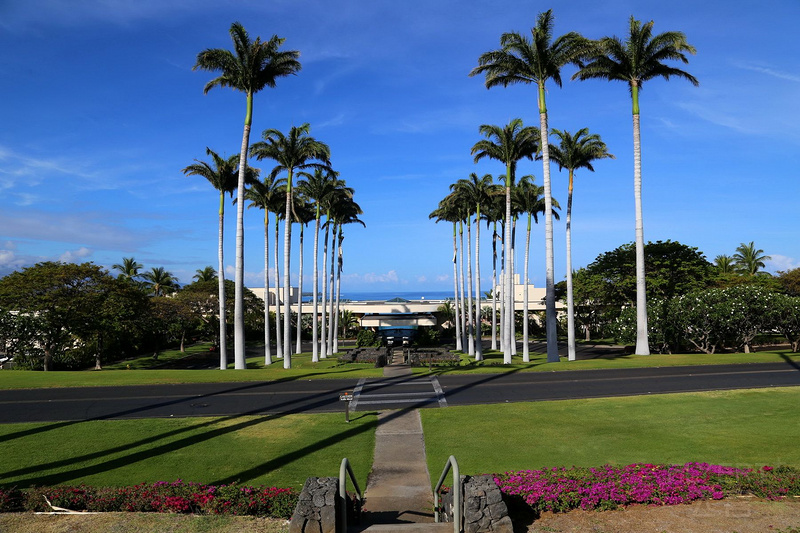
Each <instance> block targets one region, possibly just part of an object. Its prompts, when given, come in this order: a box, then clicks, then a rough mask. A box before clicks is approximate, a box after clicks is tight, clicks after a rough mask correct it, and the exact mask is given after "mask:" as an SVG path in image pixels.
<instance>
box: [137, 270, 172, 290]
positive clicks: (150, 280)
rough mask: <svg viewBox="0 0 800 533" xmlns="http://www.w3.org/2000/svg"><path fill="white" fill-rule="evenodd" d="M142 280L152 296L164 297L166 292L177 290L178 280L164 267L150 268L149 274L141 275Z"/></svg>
mask: <svg viewBox="0 0 800 533" xmlns="http://www.w3.org/2000/svg"><path fill="white" fill-rule="evenodd" d="M142 278H144V283H145V285H146V286H147V287H148V288H149V289H150V291H151V292H152V293H153V296H164V295H165V294H166V291H168V290H170V289H177V288H178V279H177V278H176V277H175V276H173V275H172V272H168V271H167V270H165V269H164V267H152V268H151V269H150V271H149V272H145V273H144V274H142Z"/></svg>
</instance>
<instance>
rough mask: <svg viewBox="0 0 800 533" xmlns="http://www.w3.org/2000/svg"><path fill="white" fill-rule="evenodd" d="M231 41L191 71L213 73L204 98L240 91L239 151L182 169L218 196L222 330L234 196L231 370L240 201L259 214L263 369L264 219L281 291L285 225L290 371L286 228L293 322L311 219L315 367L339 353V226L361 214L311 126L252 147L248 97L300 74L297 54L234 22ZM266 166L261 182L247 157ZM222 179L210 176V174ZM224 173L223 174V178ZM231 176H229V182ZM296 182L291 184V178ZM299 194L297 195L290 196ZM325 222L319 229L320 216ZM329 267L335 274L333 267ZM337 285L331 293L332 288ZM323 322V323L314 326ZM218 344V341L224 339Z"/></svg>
mask: <svg viewBox="0 0 800 533" xmlns="http://www.w3.org/2000/svg"><path fill="white" fill-rule="evenodd" d="M230 36H231V40H232V42H233V51H230V50H225V49H219V48H211V49H206V50H203V51H202V52H200V53H199V54H198V56H197V62H196V64H195V66H194V68H195V69H200V70H206V71H210V72H216V73H219V76H218V77H216V78H214V79H212V80H211V81H209V82H208V83H207V84H206V85H205V88H204V92H205V93H207V92H208V91H210V90H211V89H213V88H215V87H230V88H233V89H235V90H237V91H240V92H243V93H245V96H246V112H245V120H244V130H243V134H242V143H241V150H240V152H239V155H238V162H237V161H236V159H237V156H234V157H231V158H230V159H227V160H225V159H223V158H221V157H219V156H218V155H216V154H215V153H214V152H213V151H211V150H210V149H207V153H208V155H210V156H211V157H212V158H213V165H211V164H208V163H203V162H198V163H197V164H196V165H190V166H188V167H186V168H184V169H183V171H184V173H185V174H187V175H192V174H196V175H200V176H203V177H205V178H207V179H208V180H209V182H210V183H211V184H212V185H213V186H214V187H215V188H216V189H217V190H218V191H220V214H219V216H220V222H219V224H220V225H219V265H220V267H219V280H220V281H219V293H220V297H219V300H220V330H221V331H224V325H225V318H224V302H225V294H224V290H225V289H224V279H223V273H224V267H223V255H222V254H223V252H222V239H223V214H224V195H225V194H226V193H229V194H231V195H232V194H233V191H234V190H235V191H236V198H235V200H234V203H235V204H236V206H237V213H236V264H235V275H234V287H235V294H234V320H233V323H234V367H235V368H237V369H244V368H246V365H245V351H244V348H245V346H244V300H243V294H244V292H243V291H244V281H243V280H244V203H245V200H249V201H250V207H257V208H260V209H263V210H264V285H265V295H264V296H265V298H264V300H265V303H264V318H265V338H264V342H265V354H264V362H265V364H271V363H272V362H273V361H272V352H271V342H270V341H271V339H270V338H269V335H270V327H269V275H268V273H269V233H270V228H269V214H270V213H274V214H275V264H274V272H275V287H276V289H278V288H279V268H278V227H279V221H280V220H283V222H284V234H283V288H284V294H283V328H282V331H281V326H280V320H281V317H280V315H281V313H280V310H276V313H275V315H276V337H277V338H276V357H278V358H281V357H282V358H283V359H284V368H291V364H292V363H291V355H292V350H291V339H290V334H291V324H290V321H289V313H290V310H289V304H290V302H289V300H290V298H289V294H288V291H289V287H290V286H291V285H290V272H291V243H292V238H291V233H292V224H294V223H299V224H300V239H299V243H300V254H299V257H300V258H301V260H300V272H299V279H300V287H299V300H300V302H299V309H298V324H299V323H300V320H301V318H302V294H303V287H302V279H303V271H302V268H303V262H302V257H303V252H302V246H303V228H304V227H305V225H306V224H307V223H309V222H310V221H311V220H314V221H315V234H314V287H313V341H314V348H313V360H314V361H318V360H319V358H324V357H326V356H327V355H328V354H330V353H334V352H335V351H337V350H338V346H337V345H336V343H337V335H336V331H337V328H336V324H335V319H334V318H333V317H336V316H338V299H339V298H338V295H339V287H340V279H341V278H340V274H341V269H342V262H343V253H342V241H343V239H344V234H343V230H342V227H343V225H344V224H349V223H354V222H355V223H361V224H363V222H361V221H360V220H359V219H358V215H360V214H362V211H361V208H360V207H359V206H358V204H356V203H355V202H354V201H353V200H352V196H353V190H352V189H350V188H348V187H347V186H346V184H345V182H344V180H341V179H339V177H338V174H337V173H336V172H335V171H334V170H333V169H332V168H331V163H330V148H329V147H328V145H327V144H325V143H323V142H321V141H318V140H316V139H315V138H313V137H311V135H310V130H311V127H310V126H309V125H308V124H303V125H302V126H299V127H292V128H291V129H290V130H289V132H288V134H284V133H282V132H281V131H279V130H276V129H267V130H264V132H263V136H262V141H260V142H257V143H254V144H253V145H252V146H250V130H251V127H252V118H253V99H254V95H255V93H257V92H259V91H261V90H262V89H264V88H265V87H275V85H276V82H277V79H278V78H281V77H285V76H289V75H294V74H297V73H298V72H299V71H300V69H301V64H300V62H299V61H298V58H299V55H300V53H299V52H298V51H296V50H282V49H281V46H282V45H283V43H284V39H282V38H279V37H278V36H276V35H275V36H273V37H272V38H271V39H269V40H268V41H262V40H261V38H260V37H257V38H256V39H255V40H253V39H251V38H250V36H249V35H248V33H247V31H246V30H245V29H244V27H243V26H242V25H241V24H240V23H238V22H235V23H233V24H232V25H231V28H230ZM248 156H249V157H254V158H256V159H258V160H264V159H268V160H272V161H273V162H274V163H275V166H274V167H273V168H272V170H271V171H270V172H269V174H267V175H266V176H264V178H263V179H262V180H261V181H259V180H258V176H259V174H260V172H259V171H258V170H256V169H253V168H250V167H248V165H247V158H248ZM215 173H216V174H220V175H217V176H214V177H213V178H212V177H210V176H211V175H212V174H215ZM222 174H224V176H223V175H222ZM234 176H235V177H234ZM296 177H297V178H302V179H301V181H299V182H298V183H297V186H295V178H296ZM295 188H297V191H295ZM323 216H324V217H325V222H324V224H322V217H323ZM323 227H324V229H325V238H324V242H325V243H324V248H325V250H324V251H323V255H324V258H325V259H324V260H323V295H322V307H323V308H322V310H321V312H320V310H319V309H318V307H317V306H318V294H317V293H318V286H319V269H318V242H319V233H320V231H321V228H323ZM329 236H330V237H331V239H332V242H331V263H330V264H331V275H330V276H329V277H327V278H326V277H324V273H325V271H326V269H327V259H328V238H329ZM334 254H335V255H334ZM334 262H335V263H336V266H337V267H338V268H335V267H334ZM334 284H335V290H334ZM328 294H330V299H329V300H328V302H329V303H330V312H329V314H328V316H330V317H331V319H330V320H329V321H328V322H329V323H328V324H327V325H326V309H325V306H326V296H327V295H328ZM320 321H321V324H320V323H319V322H320ZM222 338H224V337H222ZM295 350H296V352H300V328H299V327H298V328H297V344H296V348H295ZM226 367H227V355H226V353H225V351H224V345H223V346H221V347H220V368H221V369H224V368H226Z"/></svg>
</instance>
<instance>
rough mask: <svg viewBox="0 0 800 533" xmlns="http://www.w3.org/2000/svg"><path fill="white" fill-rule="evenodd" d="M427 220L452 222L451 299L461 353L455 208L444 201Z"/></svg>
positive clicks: (457, 343)
mask: <svg viewBox="0 0 800 533" xmlns="http://www.w3.org/2000/svg"><path fill="white" fill-rule="evenodd" d="M428 218H435V219H436V222H437V223H438V222H442V221H444V222H452V224H453V291H454V294H453V297H454V301H455V306H454V308H453V312H454V318H455V328H456V329H455V336H456V350H458V351H462V350H463V349H464V346H463V344H462V342H461V341H462V339H461V316H460V310H459V298H458V235H457V234H458V220H459V215H458V214H457V212H456V210H455V208H454V207H453V206H452V205H451V204H450V203H449V202H448V201H447V199H444V200H442V201H440V202H439V207H437V208H436V209H434V210H433V211H432V212H431V214H430V215H428Z"/></svg>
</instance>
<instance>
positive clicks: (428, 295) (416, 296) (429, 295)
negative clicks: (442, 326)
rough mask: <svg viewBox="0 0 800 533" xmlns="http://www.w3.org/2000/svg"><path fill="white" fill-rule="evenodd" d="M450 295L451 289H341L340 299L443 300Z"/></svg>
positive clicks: (451, 294) (451, 295) (451, 293)
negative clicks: (368, 290)
mask: <svg viewBox="0 0 800 533" xmlns="http://www.w3.org/2000/svg"><path fill="white" fill-rule="evenodd" d="M452 297H453V291H431V290H419V291H374V292H367V291H342V299H343V300H352V301H364V300H373V301H374V300H377V301H387V300H392V299H394V298H403V299H404V300H423V299H424V300H445V299H447V298H452Z"/></svg>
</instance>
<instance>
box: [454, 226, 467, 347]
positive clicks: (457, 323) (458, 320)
mask: <svg viewBox="0 0 800 533" xmlns="http://www.w3.org/2000/svg"><path fill="white" fill-rule="evenodd" d="M457 231H458V229H457V225H456V223H455V222H453V297H454V300H455V324H454V326H455V329H456V331H455V335H456V350H457V351H462V350H463V348H464V347H463V345H462V344H461V312H460V310H459V308H458V307H459V305H460V303H459V301H458V238H457V236H456V233H457Z"/></svg>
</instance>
